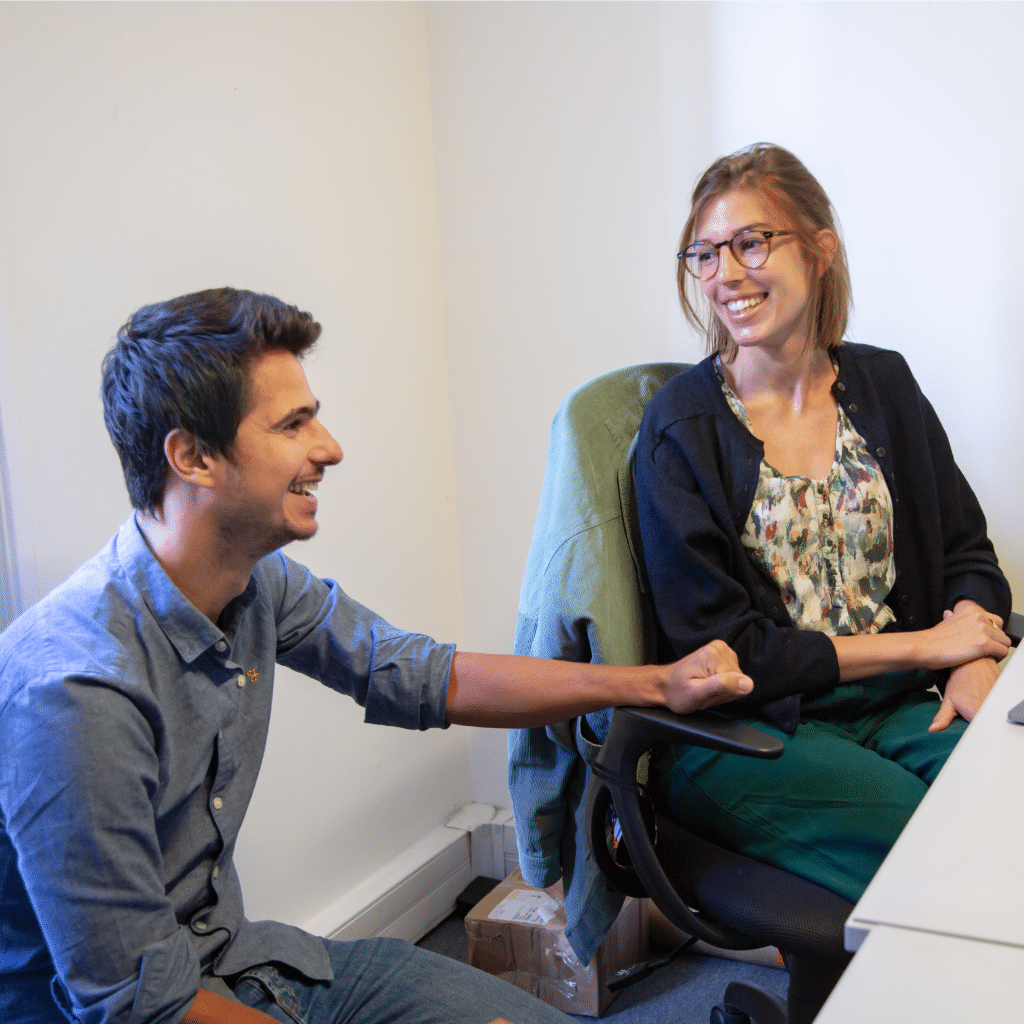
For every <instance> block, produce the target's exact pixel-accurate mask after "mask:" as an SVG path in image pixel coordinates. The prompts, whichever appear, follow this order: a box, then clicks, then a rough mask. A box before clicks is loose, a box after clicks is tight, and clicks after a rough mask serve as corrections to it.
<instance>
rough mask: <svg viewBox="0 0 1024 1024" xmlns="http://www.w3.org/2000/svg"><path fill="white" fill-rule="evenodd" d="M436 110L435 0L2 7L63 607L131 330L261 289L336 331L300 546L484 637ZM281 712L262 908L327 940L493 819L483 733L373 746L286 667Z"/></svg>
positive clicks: (89, 527) (259, 880)
mask: <svg viewBox="0 0 1024 1024" xmlns="http://www.w3.org/2000/svg"><path fill="white" fill-rule="evenodd" d="M428 101H429V95H428V88H427V67H426V46H425V35H424V12H423V8H422V6H421V5H419V4H358V3H356V4H308V5H307V4H290V3H289V4H280V5H279V4H274V3H267V4H263V3H260V4H251V5H250V4H224V5H220V4H196V5H192V4H167V5H164V4H125V5H119V4H113V5H107V4H75V3H73V4H69V5H63V4H2V5H0V154H2V160H0V289H2V294H3V296H4V298H5V300H6V302H5V307H6V324H5V325H4V327H5V330H4V331H2V332H0V344H5V348H6V351H5V353H4V361H3V362H0V367H4V369H5V378H6V377H7V373H8V372H9V373H10V375H11V376H10V378H8V379H5V386H4V391H3V393H2V394H0V398H2V399H3V401H4V405H3V412H4V416H5V424H4V426H5V434H6V436H7V440H8V443H9V445H11V447H12V449H13V448H17V451H15V452H14V454H16V455H17V456H19V458H20V463H21V467H22V472H21V477H20V480H19V481H18V483H19V484H20V486H18V488H17V491H16V495H15V497H16V500H17V502H18V504H19V507H20V509H21V512H22V515H21V519H20V526H21V527H22V529H21V530H20V538H21V540H22V542H23V544H24V546H26V547H31V549H32V550H33V552H34V558H35V577H34V578H33V579H31V580H30V581H29V582H30V584H31V587H32V588H33V589H34V590H35V592H36V593H37V594H42V593H45V592H46V591H47V590H49V589H50V588H51V587H53V586H54V585H55V584H56V583H58V582H59V581H60V580H62V579H63V578H64V577H65V576H66V575H67V574H68V573H69V572H70V571H71V570H72V569H73V568H74V567H75V566H76V565H77V564H78V563H80V562H81V561H83V560H84V559H86V558H88V557H89V556H90V555H91V554H92V553H93V552H94V551H95V550H96V549H98V548H99V547H100V546H101V545H102V544H103V543H104V542H105V541H106V539H107V538H108V536H109V535H110V534H111V533H112V532H113V531H114V529H115V528H116V527H117V525H118V524H119V522H120V521H121V520H122V518H123V517H124V516H125V515H126V514H127V512H128V502H127V499H126V497H125V492H124V485H123V482H122V479H121V474H120V467H119V466H118V463H117V458H116V456H115V454H114V452H113V449H112V448H111V446H110V443H109V441H108V440H107V438H106V435H105V432H104V429H103V423H102V413H101V407H100V402H99V398H98V389H99V364H100V359H101V357H102V354H103V353H104V352H105V351H106V349H107V348H108V347H109V345H110V342H111V340H112V337H113V334H114V332H115V330H116V328H117V327H118V325H119V324H120V323H121V322H122V321H123V320H124V319H125V317H126V316H127V315H128V314H129V313H130V312H131V311H132V310H133V309H135V308H136V307H137V306H139V305H141V304H142V303H143V302H149V301H155V300H159V299H165V298H169V297H171V296H173V295H177V294H180V293H182V292H185V291H190V290H194V289H196V288H203V287H211V286H216V285H220V284H233V285H236V286H240V287H249V288H255V289H261V290H267V291H270V292H273V293H275V294H277V295H280V296H281V297H283V298H285V299H286V300H288V301H290V302H294V303H296V304H297V305H299V306H300V307H302V308H304V309H309V310H311V311H312V312H313V313H314V315H315V316H316V317H317V318H318V319H319V320H320V322H321V323H322V324H323V325H324V335H323V339H322V341H321V347H320V350H319V352H318V353H317V354H316V355H314V356H313V357H312V358H311V359H310V360H309V364H308V370H309V374H310V377H311V383H312V386H313V389H314V391H315V392H316V393H317V395H318V397H320V399H321V400H322V402H323V419H324V421H325V423H326V424H327V425H328V426H329V428H330V429H331V430H332V431H333V432H334V434H335V435H336V437H337V438H338V439H339V441H340V442H341V444H342V447H343V448H344V449H345V454H346V458H345V462H344V463H343V465H342V466H340V467H338V468H337V469H335V470H333V471H331V472H330V473H328V475H327V479H326V482H325V484H324V486H323V487H322V488H321V491H320V495H321V512H320V525H321V529H320V534H319V535H318V537H317V538H316V539H315V540H314V541H312V542H310V543H309V544H306V545H304V546H301V547H296V548H295V550H294V552H293V553H294V554H295V556H296V557H300V558H302V559H304V560H306V561H308V563H309V564H310V565H311V566H313V567H314V568H315V569H316V570H317V571H319V572H320V573H322V574H324V575H328V576H333V577H336V578H338V579H339V580H340V581H341V583H342V585H343V586H344V587H345V588H346V589H347V590H348V591H349V592H350V593H352V594H354V595H355V596H357V597H359V598H360V599H361V600H363V601H365V602H366V603H367V604H369V605H370V606H371V607H374V608H376V609H377V610H379V611H380V612H381V613H382V614H384V615H386V616H387V617H388V618H390V619H391V620H392V621H395V622H400V623H401V624H403V625H405V626H407V627H408V628H414V629H421V630H424V631H426V632H429V633H432V634H434V635H437V636H439V637H442V638H451V639H461V637H460V635H459V634H460V595H459V588H458V576H457V566H458V555H457V551H456V538H455V530H454V524H453V513H452V500H453V479H452V461H451V436H450V428H449V420H448V396H447V390H448V385H447V379H446V373H445V363H444V337H443V330H442V309H441V302H440V285H439V281H440V266H439V258H438V237H437V215H436V204H435V200H434V170H433V154H432V148H431V126H430V112H429V102H428ZM8 368H9V369H8ZM9 399H12V400H9ZM8 424H11V426H12V429H6V428H7V427H8ZM15 435H17V437H18V442H17V444H15V441H14V438H15ZM277 697H278V699H277V702H276V704H275V711H274V720H273V725H272V734H271V747H270V752H269V754H268V757H267V760H266V764H265V771H264V772H263V775H262V778H261V781H260V785H259V788H258V791H257V797H256V799H255V801H254V805H253V807H252V811H251V813H250V817H249V819H248V821H247V824H246V830H245V833H244V835H243V841H242V845H241V849H240V858H239V860H240V868H241V870H242V872H243V875H244V876H245V877H246V889H247V910H248V912H249V913H250V915H251V916H254V917H261V916H276V917H279V918H284V919H285V920H288V921H302V920H305V919H307V918H309V917H311V916H313V914H315V913H316V912H317V911H319V910H321V909H322V908H323V906H325V905H326V904H327V903H329V902H330V901H332V900H333V899H335V898H337V897H338V896H339V895H340V894H342V893H344V892H345V891H347V890H348V889H349V888H350V887H351V886H352V885H354V884H355V883H356V882H358V881H359V880H361V879H362V878H363V877H365V876H366V875H367V874H369V873H370V872H371V871H373V870H375V869H376V868H379V867H380V865H381V864H382V863H384V862H385V861H387V860H389V859H390V858H391V857H393V856H394V855H395V854H396V853H398V852H399V851H401V850H403V849H404V848H405V847H407V846H408V845H409V844H410V843H412V842H414V841H415V840H416V839H418V838H419V837H420V836H421V835H422V834H423V833H424V832H425V831H426V830H428V829H429V828H432V827H434V826H436V825H437V824H439V823H440V822H442V821H443V820H444V819H445V818H446V817H447V816H448V815H449V814H450V813H451V812H452V811H454V810H455V809H457V808H459V807H461V806H462V805H464V804H465V803H466V802H467V801H468V799H469V782H468V770H467V764H468V762H467V755H466V735H465V733H464V732H463V731H462V730H449V731H448V732H445V733H440V732H437V733H431V734H425V735H419V734H411V733H406V732H398V731H397V730H385V729H382V728H371V727H367V726H364V725H363V724H362V721H361V711H360V709H359V708H357V707H356V706H355V705H354V704H351V703H350V702H348V701H344V700H339V699H337V698H336V697H334V695H332V694H329V693H327V692H326V691H322V690H321V688H320V687H318V686H317V685H316V684H313V683H310V682H309V681H308V680H304V679H301V678H299V677H296V676H293V675H290V674H289V673H287V672H285V671H281V672H280V673H279V677H278V694H277Z"/></svg>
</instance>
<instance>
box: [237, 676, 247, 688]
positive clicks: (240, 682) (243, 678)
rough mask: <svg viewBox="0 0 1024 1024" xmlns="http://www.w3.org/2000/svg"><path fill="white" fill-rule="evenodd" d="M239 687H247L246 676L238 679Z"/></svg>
mask: <svg viewBox="0 0 1024 1024" xmlns="http://www.w3.org/2000/svg"><path fill="white" fill-rule="evenodd" d="M235 681H236V682H237V683H238V685H239V686H245V676H244V675H239V677H238V679H236V680H235Z"/></svg>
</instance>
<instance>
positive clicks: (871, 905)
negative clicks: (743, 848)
mask: <svg viewBox="0 0 1024 1024" xmlns="http://www.w3.org/2000/svg"><path fill="white" fill-rule="evenodd" d="M1021 700H1024V654H1021V653H1015V654H1014V655H1013V656H1012V657H1011V658H1010V661H1009V663H1008V664H1007V666H1006V668H1005V669H1004V670H1003V674H1002V675H1001V676H1000V677H999V680H998V682H997V683H996V685H995V687H994V688H993V690H992V692H991V693H990V694H989V696H988V698H987V700H986V701H985V703H984V704H983V705H982V707H981V710H980V711H979V712H978V714H977V716H976V717H975V719H974V721H973V722H972V723H971V725H970V727H969V728H968V729H967V732H966V733H965V734H964V737H963V739H962V740H961V741H960V743H958V744H957V746H956V748H955V749H954V751H953V753H952V754H951V755H950V758H949V760H948V761H947V762H946V766H945V767H944V768H943V770H942V771H941V772H940V774H939V777H938V778H937V779H936V780H935V783H934V784H933V785H932V787H931V789H930V790H929V791H928V793H927V794H926V795H925V797H924V799H923V800H922V801H921V805H920V806H919V807H918V809H917V810H916V811H915V812H914V816H913V817H912V818H911V820H910V823H909V824H908V825H907V827H906V828H905V829H904V830H903V833H902V835H901V836H900V837H899V839H898V840H897V841H896V845H895V846H894V847H893V848H892V851H891V852H890V853H889V856H888V857H886V859H885V861H884V862H883V863H882V866H881V868H879V870H878V873H877V874H876V875H875V877H874V878H873V879H872V881H871V884H870V885H869V886H868V888H867V890H866V891H865V893H864V895H863V896H862V897H861V899H860V901H859V902H858V903H857V905H856V907H854V910H853V913H852V914H851V916H850V918H849V920H848V921H847V923H846V948H847V949H849V950H856V949H858V948H859V946H860V945H861V943H862V942H863V941H864V938H865V936H866V935H867V933H868V932H869V931H871V930H872V929H873V928H875V926H877V925H888V926H892V927H896V928H899V929H914V930H916V931H923V932H934V933H936V934H940V935H947V936H951V937H959V938H967V939H978V940H983V941H986V942H990V943H1004V944H1008V945H1011V946H1016V947H1020V948H1024V726H1021V725H1013V724H1011V723H1009V722H1007V720H1006V713H1007V711H1009V709H1010V708H1011V707H1013V705H1014V704H1016V703H1018V702H1019V701H1021ZM993 955H995V954H993ZM999 955H1000V956H1001V955H1003V954H1001V953H1000V954H999ZM1018 995H1019V993H1018ZM1018 1012H1019V1007H1018Z"/></svg>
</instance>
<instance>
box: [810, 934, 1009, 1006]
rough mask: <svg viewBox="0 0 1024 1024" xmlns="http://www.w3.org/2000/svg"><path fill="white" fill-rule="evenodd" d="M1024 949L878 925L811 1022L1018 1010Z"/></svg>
mask: <svg viewBox="0 0 1024 1024" xmlns="http://www.w3.org/2000/svg"><path fill="white" fill-rule="evenodd" d="M1022 976H1024V949H1021V948H1019V947H1018V946H999V945H996V944H994V943H991V942H977V941H974V940H972V939H954V938H951V937H950V936H948V935H933V934H930V933H928V932H921V931H914V930H906V929H903V928H889V927H887V926H886V925H877V926H876V927H874V928H872V929H871V933H870V934H869V935H868V936H867V937H866V938H865V939H864V942H863V944H862V945H861V947H860V949H859V950H858V951H857V955H856V956H855V957H854V958H853V963H851V964H850V966H849V967H847V968H846V973H845V974H843V976H842V978H840V979H839V984H838V985H837V986H836V987H835V989H834V990H833V992H832V995H830V996H829V998H828V1002H826V1003H825V1006H824V1007H823V1008H822V1010H821V1012H820V1013H819V1014H818V1016H817V1017H816V1018H815V1021H814V1024H865V1022H870V1024H910V1022H925V1024H973V1022H975V1021H1015V1020H1020V1018H1021V1001H1022V1000H1021V989H1020V979H1021V977H1022Z"/></svg>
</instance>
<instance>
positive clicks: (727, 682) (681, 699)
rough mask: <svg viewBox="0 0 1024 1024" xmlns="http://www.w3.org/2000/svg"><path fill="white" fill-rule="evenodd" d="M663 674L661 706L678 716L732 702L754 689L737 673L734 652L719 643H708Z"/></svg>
mask: <svg viewBox="0 0 1024 1024" xmlns="http://www.w3.org/2000/svg"><path fill="white" fill-rule="evenodd" d="M665 671H666V674H667V678H666V680H665V705H666V706H667V707H668V708H670V709H671V710H672V711H675V712H676V713H677V714H681V715H683V714H687V713H689V712H691V711H701V710H703V709H704V708H710V707H714V706H715V705H716V704H724V703H726V702H727V701H730V700H736V698H737V697H744V696H746V695H747V694H748V693H750V691H751V690H753V688H754V682H753V680H752V679H751V678H750V677H749V676H745V675H744V674H743V673H742V672H741V671H740V663H739V661H738V660H737V658H736V652H735V651H733V649H732V648H731V647H729V645H728V644H726V643H724V642H723V641H722V640H712V641H711V643H709V644H705V645H704V646H703V647H701V648H700V649H699V650H696V651H694V652H693V654H690V655H687V657H685V658H683V659H682V661H677V662H676V663H675V664H674V665H667V666H666V667H665Z"/></svg>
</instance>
